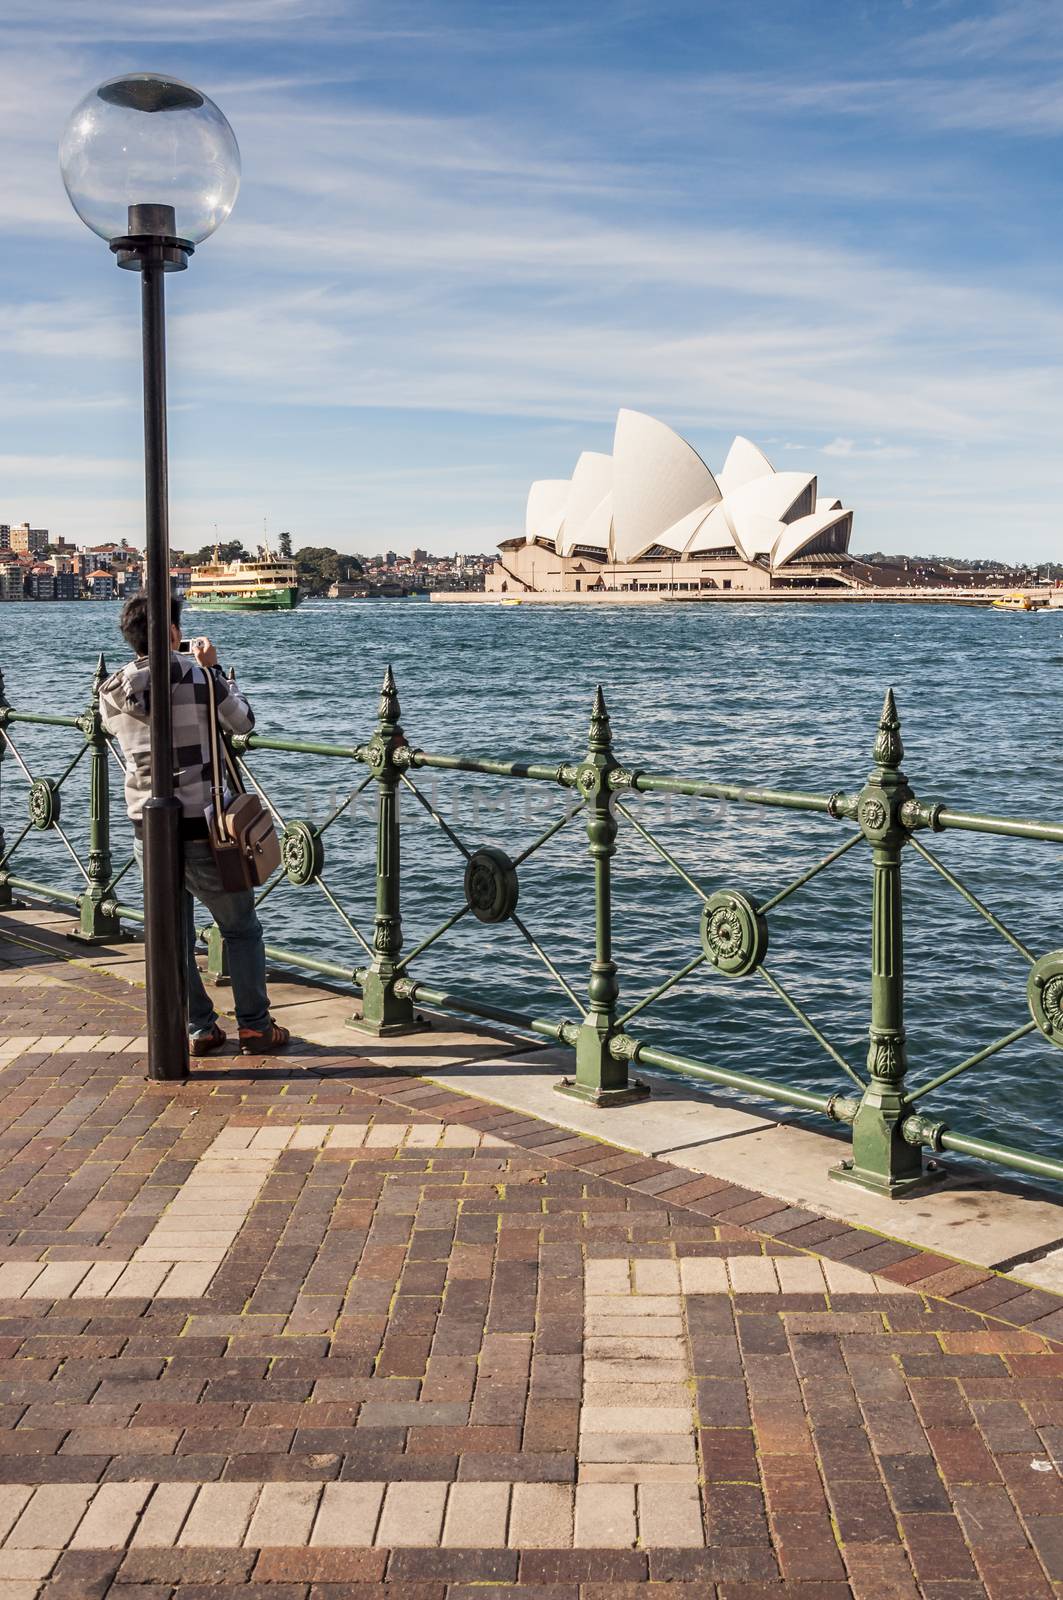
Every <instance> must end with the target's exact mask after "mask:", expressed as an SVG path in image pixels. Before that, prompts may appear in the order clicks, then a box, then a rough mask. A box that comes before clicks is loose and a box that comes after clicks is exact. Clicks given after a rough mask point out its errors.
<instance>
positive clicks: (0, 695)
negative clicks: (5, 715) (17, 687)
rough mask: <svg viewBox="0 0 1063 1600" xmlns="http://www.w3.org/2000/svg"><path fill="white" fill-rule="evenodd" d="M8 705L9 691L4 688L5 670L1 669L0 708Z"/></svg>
mask: <svg viewBox="0 0 1063 1600" xmlns="http://www.w3.org/2000/svg"><path fill="white" fill-rule="evenodd" d="M7 704H8V699H7V690H6V689H5V688H4V669H3V667H0V706H6V705H7Z"/></svg>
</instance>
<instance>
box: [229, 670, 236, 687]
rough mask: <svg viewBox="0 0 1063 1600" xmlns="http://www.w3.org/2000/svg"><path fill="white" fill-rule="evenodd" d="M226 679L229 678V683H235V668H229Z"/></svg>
mask: <svg viewBox="0 0 1063 1600" xmlns="http://www.w3.org/2000/svg"><path fill="white" fill-rule="evenodd" d="M228 677H229V682H230V683H235V682H236V668H235V667H230V668H229V673H228Z"/></svg>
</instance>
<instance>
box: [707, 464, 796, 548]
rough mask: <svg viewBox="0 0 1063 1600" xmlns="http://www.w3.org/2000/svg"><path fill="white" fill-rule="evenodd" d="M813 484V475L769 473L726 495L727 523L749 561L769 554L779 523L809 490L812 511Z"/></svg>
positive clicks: (776, 535) (776, 536)
mask: <svg viewBox="0 0 1063 1600" xmlns="http://www.w3.org/2000/svg"><path fill="white" fill-rule="evenodd" d="M815 484H816V476H815V473H813V472H771V473H768V474H767V475H766V476H764V477H763V478H753V479H751V480H750V482H749V483H744V484H743V485H742V487H741V488H740V489H735V490H734V491H733V493H731V494H729V495H728V496H727V498H726V500H725V502H724V506H725V509H726V512H727V520H728V521H729V522H730V524H731V527H732V528H733V529H734V531H735V535H736V537H737V538H738V541H739V543H740V544H741V545H742V547H743V549H744V550H745V551H746V552H747V553H748V555H749V556H750V558H752V557H754V556H766V555H769V554H770V552H771V548H772V546H773V544H774V543H775V540H776V539H777V538H778V534H779V524H780V523H781V522H782V521H783V519H784V518H785V516H786V514H787V512H788V511H789V510H790V509H791V507H792V506H793V504H794V502H795V501H797V500H800V498H801V496H802V495H804V494H807V492H808V490H809V488H811V489H812V496H811V504H812V509H814V508H815V503H816V499H815Z"/></svg>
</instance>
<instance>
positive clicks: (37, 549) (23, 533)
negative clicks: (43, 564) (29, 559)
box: [6, 522, 48, 556]
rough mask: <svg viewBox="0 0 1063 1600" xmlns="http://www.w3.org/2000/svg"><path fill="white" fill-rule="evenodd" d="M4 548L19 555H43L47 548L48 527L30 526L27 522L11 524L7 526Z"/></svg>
mask: <svg viewBox="0 0 1063 1600" xmlns="http://www.w3.org/2000/svg"><path fill="white" fill-rule="evenodd" d="M6 548H7V549H9V550H16V551H18V553H19V554H20V555H31V556H36V555H43V554H44V552H45V551H46V550H47V548H48V529H47V528H31V527H30V525H29V523H28V522H20V523H18V524H16V525H12V526H11V527H9V528H8V533H7V546H6Z"/></svg>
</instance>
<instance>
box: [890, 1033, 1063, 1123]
mask: <svg viewBox="0 0 1063 1600" xmlns="http://www.w3.org/2000/svg"><path fill="white" fill-rule="evenodd" d="M1036 1027H1037V1024H1036V1022H1034V1021H1032V1020H1031V1021H1030V1022H1024V1023H1023V1025H1022V1027H1021V1028H1014V1029H1013V1030H1012V1032H1011V1033H1005V1034H1004V1035H1003V1037H1002V1038H1000V1039H994V1040H993V1043H992V1044H987V1045H986V1046H985V1048H984V1049H982V1050H978V1051H976V1052H975V1054H974V1055H973V1056H968V1057H967V1059H966V1061H961V1062H960V1063H959V1065H958V1066H955V1067H950V1068H949V1069H948V1071H947V1072H939V1073H938V1075H937V1077H936V1078H931V1080H930V1082H929V1083H920V1084H919V1085H917V1087H916V1088H914V1089H912V1090H911V1091H910V1092H909V1093H908V1094H906V1096H905V1098H906V1100H907V1101H908V1104H909V1105H913V1104H914V1103H915V1101H916V1100H921V1099H922V1098H923V1096H924V1095H925V1094H929V1093H930V1091H931V1089H940V1088H941V1085H942V1084H943V1083H948V1082H949V1081H950V1079H952V1078H955V1077H958V1076H959V1074H960V1073H961V1072H966V1071H967V1068H968V1067H978V1066H981V1064H982V1062H983V1061H988V1060H989V1058H990V1056H995V1055H996V1054H997V1052H998V1051H1000V1050H1005V1049H1006V1048H1007V1046H1008V1045H1009V1044H1014V1043H1015V1041H1016V1039H1025V1037H1026V1035H1027V1034H1028V1033H1033V1032H1034V1031H1035V1029H1036Z"/></svg>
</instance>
